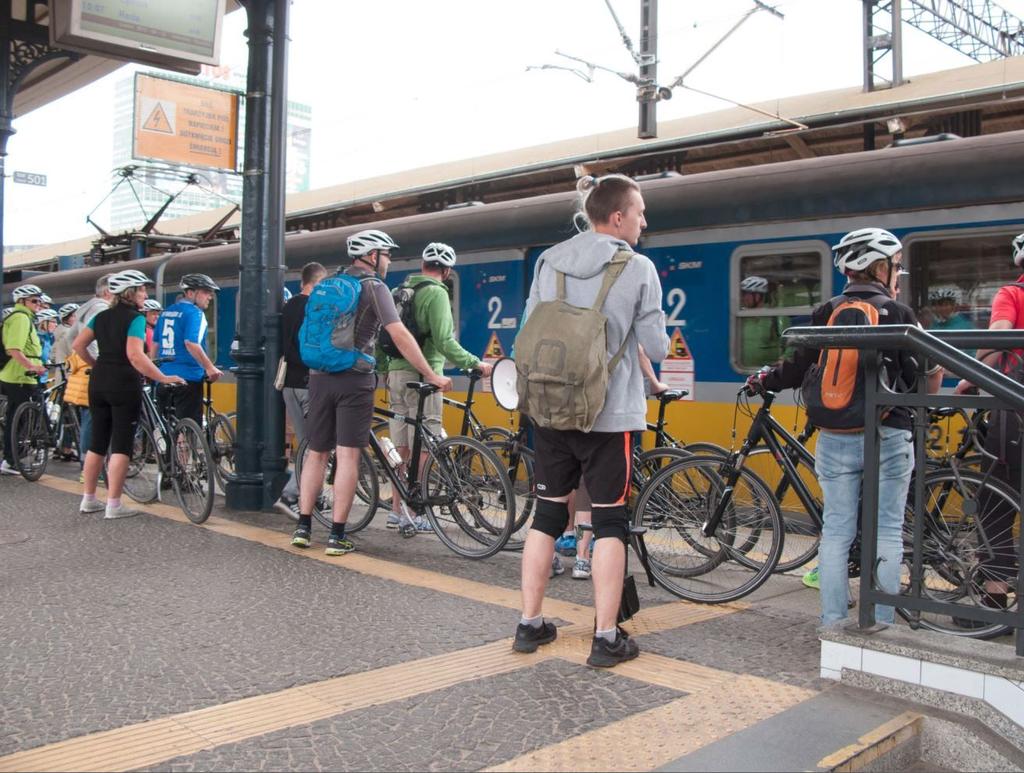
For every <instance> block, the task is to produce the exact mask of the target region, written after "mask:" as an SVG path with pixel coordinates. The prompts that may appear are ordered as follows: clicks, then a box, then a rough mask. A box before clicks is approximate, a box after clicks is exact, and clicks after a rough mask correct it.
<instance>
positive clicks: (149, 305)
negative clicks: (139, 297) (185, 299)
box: [142, 298, 164, 313]
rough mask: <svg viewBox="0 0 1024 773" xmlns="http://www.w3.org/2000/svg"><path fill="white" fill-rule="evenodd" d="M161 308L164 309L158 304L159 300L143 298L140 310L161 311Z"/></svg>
mask: <svg viewBox="0 0 1024 773" xmlns="http://www.w3.org/2000/svg"><path fill="white" fill-rule="evenodd" d="M163 310H164V307H163V306H161V305H160V301H158V300H154V299H153V298H146V300H144V301H143V302H142V311H143V313H145V312H147V311H163Z"/></svg>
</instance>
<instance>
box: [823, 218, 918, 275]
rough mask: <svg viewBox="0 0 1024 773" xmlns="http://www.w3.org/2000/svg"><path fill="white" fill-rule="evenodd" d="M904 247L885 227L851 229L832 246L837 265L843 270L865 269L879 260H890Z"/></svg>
mask: <svg viewBox="0 0 1024 773" xmlns="http://www.w3.org/2000/svg"><path fill="white" fill-rule="evenodd" d="M902 249H903V245H902V244H901V243H900V240H899V239H897V238H896V237H895V236H893V235H892V234H891V233H889V232H888V231H886V230H885V229H884V228H861V229H859V230H857V231H850V233H848V234H846V236H844V237H843V238H842V239H840V240H839V244H837V245H836V246H834V247H833V248H832V251H833V252H834V253H835V261H834V262H835V266H836V268H838V269H839V270H840V271H842V272H844V273H845V272H847V271H863V270H864V269H866V268H867V267H868V266H870V265H871V264H872V263H874V262H875V261H877V260H890V259H892V257H893V256H894V255H896V253H898V252H899V251H900V250H902Z"/></svg>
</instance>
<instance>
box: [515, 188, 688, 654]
mask: <svg viewBox="0 0 1024 773" xmlns="http://www.w3.org/2000/svg"><path fill="white" fill-rule="evenodd" d="M579 190H580V192H581V193H583V194H584V200H583V212H582V213H581V214H583V215H585V217H586V219H587V221H588V222H589V223H590V226H591V230H589V231H585V232H583V233H580V234H578V235H576V236H574V237H573V238H572V239H569V240H568V241H565V242H562V243H560V244H556V245H555V246H554V247H551V248H550V249H548V250H546V251H545V252H544V253H543V254H542V255H541V256H540V259H539V260H538V262H537V268H536V272H535V274H534V278H533V284H532V286H531V288H530V296H529V298H528V300H527V302H526V309H525V311H524V313H523V321H524V322H525V321H526V319H527V318H528V317H529V315H530V312H531V311H532V310H533V309H534V308H535V307H536V305H537V304H538V303H541V302H544V301H551V300H554V299H555V298H556V297H557V272H561V273H563V274H565V275H566V282H565V292H566V296H565V300H566V302H567V303H569V304H570V305H572V306H577V307H580V308H590V307H591V306H592V305H593V304H594V303H595V300H596V298H597V295H598V292H599V290H600V288H601V285H602V283H603V281H604V274H605V266H606V265H607V264H608V263H609V262H611V260H612V258H613V257H615V255H616V254H617V253H618V252H619V251H620V250H623V249H627V250H631V249H632V247H633V246H635V245H636V243H637V242H638V241H639V238H640V233H641V231H642V230H643V229H644V228H645V227H646V225H647V223H646V221H645V220H644V201H643V197H642V196H641V195H640V188H639V186H638V185H637V184H636V183H635V182H634V181H633V180H631V179H629V178H628V177H624V176H622V175H608V176H606V177H602V178H600V179H597V180H595V179H594V178H592V177H584V178H582V179H581V180H580V184H579ZM600 311H601V312H602V313H603V314H604V315H605V317H606V318H607V325H606V334H607V348H608V358H609V361H610V360H611V359H612V357H613V355H614V354H615V353H616V352H619V351H620V349H621V351H622V356H621V359H620V360H619V362H618V365H617V366H616V367H615V369H614V370H613V371H612V372H611V374H610V375H609V378H608V386H607V392H606V397H605V402H604V406H603V408H602V410H601V412H600V414H598V416H597V419H596V421H595V423H594V426H593V428H592V430H591V431H590V432H580V431H576V430H555V429H550V428H540V427H535V429H534V444H535V452H536V456H535V458H536V461H535V466H534V474H535V480H536V484H537V507H536V511H535V515H534V519H533V525H532V527H531V529H530V533H529V535H528V536H527V539H526V545H525V547H524V549H523V562H522V592H523V614H522V618H521V620H520V622H519V626H518V627H517V628H516V637H515V642H514V644H513V648H514V649H515V650H516V651H517V652H535V651H536V650H537V648H538V647H539V646H541V645H542V644H547V643H549V642H552V641H554V640H555V638H556V636H557V630H556V629H555V626H554V625H553V624H552V623H549V622H546V621H545V620H544V617H543V615H542V613H541V605H542V603H543V600H544V590H545V587H546V585H547V580H548V575H549V570H550V567H551V561H552V557H553V555H554V543H555V539H556V538H557V537H558V536H559V535H561V534H562V532H563V531H564V528H565V525H566V523H567V522H568V518H569V510H568V504H567V503H568V498H569V494H570V492H572V491H573V489H575V488H576V487H577V486H578V485H579V482H580V479H581V478H582V479H583V480H584V481H585V483H586V486H587V489H588V490H589V492H590V496H591V500H592V503H593V504H592V506H593V533H594V539H595V543H594V549H593V554H592V558H593V569H592V573H593V574H592V576H593V580H594V606H595V611H596V618H597V619H596V631H595V635H594V641H593V644H592V647H591V653H590V657H589V658H588V659H587V663H588V664H589V665H591V666H596V667H604V668H608V667H611V666H614V665H616V664H618V663H621V662H623V661H625V660H630V659H632V658H635V657H636V656H637V655H638V654H639V647H638V646H637V644H636V642H635V641H633V640H632V639H629V638H628V637H627V636H626V634H625V633H624V632H623V631H621V629H619V628H618V626H617V625H616V621H617V614H618V610H619V603H620V600H621V597H622V583H623V578H624V574H625V567H626V544H627V542H628V536H629V522H628V519H627V515H626V501H627V498H628V496H629V477H630V461H631V453H632V437H631V435H632V432H634V431H637V430H643V429H644V428H645V427H646V421H647V400H646V397H645V394H644V382H643V372H642V370H641V367H640V361H639V356H640V349H641V348H642V349H643V351H644V352H645V353H646V355H647V356H648V357H649V358H650V359H651V360H653V361H655V362H660V361H661V360H662V359H663V358H664V357H665V355H666V354H667V353H668V347H669V338H668V335H667V334H666V331H665V314H664V312H663V311H662V308H661V283H660V281H659V279H658V272H657V270H656V269H655V267H654V264H653V263H652V262H651V261H650V259H648V258H646V257H644V256H642V255H636V254H634V255H633V256H632V257H631V259H630V260H629V262H628V263H627V264H626V266H625V268H624V270H623V271H622V274H621V275H620V276H619V277H618V279H617V280H616V281H615V283H614V284H613V285H612V286H611V290H610V291H609V293H608V296H607V298H606V299H605V302H604V304H603V306H602V308H601V309H600Z"/></svg>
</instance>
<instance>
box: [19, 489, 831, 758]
mask: <svg viewBox="0 0 1024 773" xmlns="http://www.w3.org/2000/svg"><path fill="white" fill-rule="evenodd" d="M42 482H43V483H44V484H45V485H48V486H50V487H51V488H54V489H58V490H61V491H67V492H70V493H76V494H77V493H79V491H80V487H79V486H78V485H77V484H75V483H73V482H71V481H67V480H64V479H61V478H54V477H52V476H46V477H44V478H43V479H42ZM143 509H144V510H146V511H147V512H149V513H151V514H153V515H157V516H160V517H164V518H168V519H171V520H175V521H180V522H183V523H188V521H187V519H186V518H185V517H184V516H183V515H182V514H181V513H180V512H179V511H178V510H177V509H176V508H173V507H169V506H166V505H160V504H155V505H147V506H145V507H144V508H143ZM204 528H207V529H209V530H211V531H215V532H218V533H221V534H225V535H230V536H234V537H238V538H241V539H246V540H249V541H254V542H258V543H260V544H264V545H267V546H269V547H274V548H280V549H286V550H289V552H293V553H294V554H296V555H298V556H300V557H303V558H312V559H314V560H326V561H327V563H330V564H333V565H335V566H339V567H341V568H345V569H350V570H352V571H356V572H361V573H364V574H368V575H373V576H375V577H381V578H384V579H389V580H393V581H395V582H400V583H405V584H408V585H413V586H416V587H423V588H429V589H431V590H435V591H439V592H443V593H450V594H453V595H457V596H460V597H463V598H469V599H473V600H475V601H482V602H486V603H491V604H497V605H499V606H505V607H508V608H511V609H518V608H519V594H518V593H517V592H514V591H509V590H507V589H503V588H498V587H494V586H489V585H485V584H483V583H476V582H472V581H467V580H462V579H458V578H453V577H449V576H447V575H442V574H439V573H437V572H430V571H425V570H419V569H415V568H412V567H406V566H402V565H400V564H395V563H392V562H389V561H383V560H381V559H376V558H371V557H369V556H359V555H348V556H346V557H345V559H344V561H343V562H339V561H337V560H332V559H327V558H326V557H325V556H323V555H322V554H319V551H316V552H315V553H314V552H311V551H307V552H302V553H299V552H297V551H293V550H291V549H290V548H289V547H288V538H287V536H286V535H284V534H281V533H279V532H274V531H271V530H269V529H261V528H259V527H255V526H248V525H246V524H241V523H237V522H234V521H229V520H226V519H221V518H211V519H210V520H209V521H208V522H207V523H206V524H205V526H204ZM353 559H355V560H353ZM743 608H744V607H743V605H738V604H737V605H719V606H701V605H694V604H688V603H685V602H674V603H670V604H664V605H661V606H657V607H652V608H650V609H645V610H643V611H642V612H641V613H640V614H639V615H638V616H637V617H636V618H635V619H634V621H632V622H631V623H630V624H629V625H628V626H627V627H628V628H630V629H632V630H633V631H634V633H637V634H640V633H645V634H646V633H657V632H658V631H664V630H670V629H673V628H678V627H681V626H684V625H690V624H693V623H696V622H700V621H703V620H709V619H712V618H716V617H721V616H723V615H728V614H732V613H734V612H737V611H739V610H741V609H743ZM545 612H546V613H547V614H548V615H549V616H557V617H560V618H562V619H565V620H568V621H570V622H571V623H574V624H573V625H569V626H565V627H563V628H560V629H559V638H558V640H557V641H556V642H555V643H554V644H552V645H549V646H547V647H544V648H542V649H541V651H540V652H538V653H537V654H536V655H531V656H524V655H518V654H516V653H514V652H512V650H511V646H510V642H509V640H502V641H498V642H493V643H491V644H487V645H484V646H481V647H474V648H470V649H466V650H460V651H457V652H453V653H447V654H444V655H438V656H434V657H430V658H424V659H420V660H415V661H410V662H406V663H401V664H398V665H394V666H389V667H386V668H381V669H376V670H373V671H368V672H363V673H359V674H353V675H350V676H343V677H337V678H334V679H329V680H326V681H323V682H317V683H314V684H309V685H303V686H301V687H294V688H291V689H287V690H281V691H279V692H275V693H269V694H267V695H260V696H255V697H252V698H246V699H243V700H239V701H232V702H229V703H225V704H221V705H218V706H211V707H208V708H205V709H200V710H197V711H192V712H186V713H183V714H178V715H175V716H171V717H165V718H162V719H157V720H152V721H148V722H143V723H139V724H136V725H129V726H127V727H123V728H118V729H115V730H108V731H104V732H99V733H93V734H91V735H87V736H81V737H79V738H73V739H69V740H67V741H62V742H60V743H56V744H50V745H48V746H43V747H39V748H36V749H30V750H27V751H24V752H18V753H16V754H12V755H9V756H7V757H0V773H2V772H3V771H29V770H50V771H60V770H80V771H91V770H131V769H136V768H142V767H147V766H150V765H156V764H158V763H160V762H163V761H166V760H169V759H172V758H174V757H178V756H182V755H188V754H195V753H197V752H200V751H203V750H204V749H210V748H213V747H216V746H220V745H223V744H228V743H236V742H238V741H243V740H245V739H248V738H254V737H257V736H260V735H264V734H266V733H270V732H273V731H276V730H282V729H285V728H288V727H293V726H296V725H305V724H309V723H311V722H315V721H317V720H320V719H325V718H327V717H332V716H336V715H339V714H344V713H346V712H349V711H355V710H358V709H362V708H367V707H369V706H374V705H379V704H383V703H389V702H393V701H398V700H403V699H406V698H409V697H412V696H415V695H421V694H424V693H427V692H433V691H436V690H441V689H445V688H448V687H452V686H454V685H457V684H460V683H462V682H466V681H470V680H474V679H480V678H485V677H488V676H494V675H497V674H501V673H508V672H511V671H515V670H518V669H521V668H528V667H532V666H535V665H537V664H538V663H540V662H543V661H545V660H548V659H552V658H560V659H564V660H568V661H570V662H574V663H584V662H585V661H586V657H587V655H588V653H589V649H590V637H591V635H592V622H593V611H592V610H591V609H590V608H588V607H583V606H580V605H576V604H570V603H567V602H551V601H548V602H545ZM612 673H614V674H615V675H616V676H621V677H628V678H632V679H637V680H640V681H644V682H648V683H651V684H656V685H659V686H662V687H668V688H671V689H675V690H679V691H680V692H686V693H689V695H688V696H687V697H685V698H682V699H680V700H677V701H674V702H672V703H670V704H668V705H666V706H663V707H660V708H658V709H652V710H651V711H647V712H643V713H641V714H637V715H635V716H633V717H630V718H629V719H626V720H623V721H621V722H616V723H613V724H612V725H610V726H607V727H605V728H602V729H601V730H599V731H594V732H593V733H588V734H585V735H582V736H578V737H576V738H572V739H569V740H567V741H565V742H563V743H559V744H555V745H552V746H550V747H546V748H545V749H542V750H539V751H538V752H535V753H532V754H529V755H525V756H523V757H520V758H517V759H515V760H511V761H509V762H508V763H505V764H504V765H502V766H501V767H500V768H498V769H508V770H525V769H543V770H585V769H587V768H586V767H582V768H581V767H580V766H581V765H583V764H584V761H585V760H598V759H599V760H601V768H602V769H621V770H639V769H650V768H652V767H657V766H659V765H661V764H664V763H665V762H668V761H670V760H672V759H676V758H678V757H681V756H683V755H685V754H687V753H689V752H691V751H693V750H695V749H698V748H700V747H701V746H704V745H706V744H708V743H711V742H713V741H715V740H718V739H719V738H723V737H725V736H727V735H729V734H730V733H733V732H735V731H737V730H740V729H742V728H744V727H748V726H750V725H752V724H755V723H757V722H759V721H761V720H763V719H766V718H767V717H770V716H772V715H774V714H776V713H778V712H780V711H783V710H784V709H786V708H789V707H790V706H792V705H795V704H796V703H799V702H800V701H803V700H805V699H806V698H808V697H810V696H811V695H812V694H813V693H812V692H811V691H808V690H802V689H798V688H794V687H790V686H787V685H783V684H777V683H774V682H770V681H768V680H765V679H760V678H757V677H750V676H742V675H739V676H738V675H736V674H734V673H731V672H725V671H718V670H716V669H712V668H707V667H705V666H700V665H697V664H693V663H687V662H685V661H680V660H675V659H674V658H667V657H663V656H660V655H654V654H651V653H643V654H641V656H640V658H639V659H637V660H635V661H631V662H629V663H624V664H621V665H619V666H618V667H616V668H615V669H614V671H613V672H612ZM584 750H586V753H584Z"/></svg>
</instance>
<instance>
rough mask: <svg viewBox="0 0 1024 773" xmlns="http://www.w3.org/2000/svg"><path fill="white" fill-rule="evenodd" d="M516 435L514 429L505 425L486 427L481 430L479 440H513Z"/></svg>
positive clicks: (485, 441)
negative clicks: (506, 427)
mask: <svg viewBox="0 0 1024 773" xmlns="http://www.w3.org/2000/svg"><path fill="white" fill-rule="evenodd" d="M515 436H516V435H515V433H514V432H513V431H512V430H510V429H505V428H504V427H484V428H483V429H482V430H480V438H479V440H480V441H482V442H484V443H494V442H499V443H500V442H502V441H505V440H512V439H513V438H514V437H515Z"/></svg>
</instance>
